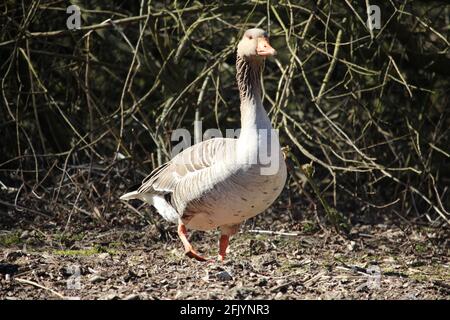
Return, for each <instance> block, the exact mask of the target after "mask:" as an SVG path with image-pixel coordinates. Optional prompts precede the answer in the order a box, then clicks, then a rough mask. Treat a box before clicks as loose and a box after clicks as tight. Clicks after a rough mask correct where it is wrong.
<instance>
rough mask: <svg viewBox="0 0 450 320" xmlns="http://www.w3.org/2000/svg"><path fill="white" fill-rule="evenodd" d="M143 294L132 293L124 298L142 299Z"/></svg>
mask: <svg viewBox="0 0 450 320" xmlns="http://www.w3.org/2000/svg"><path fill="white" fill-rule="evenodd" d="M140 299H141V296H140V295H138V294H135V293H132V294H130V295H128V296H126V297H125V298H123V300H140Z"/></svg>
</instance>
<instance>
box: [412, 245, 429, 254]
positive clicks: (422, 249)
mask: <svg viewBox="0 0 450 320" xmlns="http://www.w3.org/2000/svg"><path fill="white" fill-rule="evenodd" d="M414 248H415V249H416V251H417V252H420V253H424V252H427V246H426V245H425V244H421V243H417V244H416V245H415V247H414Z"/></svg>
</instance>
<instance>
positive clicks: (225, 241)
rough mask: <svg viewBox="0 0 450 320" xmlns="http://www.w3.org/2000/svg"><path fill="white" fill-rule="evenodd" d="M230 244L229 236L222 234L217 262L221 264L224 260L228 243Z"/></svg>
mask: <svg viewBox="0 0 450 320" xmlns="http://www.w3.org/2000/svg"><path fill="white" fill-rule="evenodd" d="M229 242H230V236H229V235H226V234H222V235H221V236H220V240H219V261H221V262H223V261H224V260H225V256H226V252H227V248H228V243H229Z"/></svg>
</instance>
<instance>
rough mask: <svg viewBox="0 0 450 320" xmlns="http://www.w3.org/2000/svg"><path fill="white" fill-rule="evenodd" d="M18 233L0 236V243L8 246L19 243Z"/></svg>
mask: <svg viewBox="0 0 450 320" xmlns="http://www.w3.org/2000/svg"><path fill="white" fill-rule="evenodd" d="M20 242H21V241H20V234H18V233H10V234H5V235H1V236H0V245H2V246H5V247H9V246H13V245H17V244H20Z"/></svg>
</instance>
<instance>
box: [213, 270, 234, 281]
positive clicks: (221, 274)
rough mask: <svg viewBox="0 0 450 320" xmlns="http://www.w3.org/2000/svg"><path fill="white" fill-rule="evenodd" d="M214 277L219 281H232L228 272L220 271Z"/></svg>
mask: <svg viewBox="0 0 450 320" xmlns="http://www.w3.org/2000/svg"><path fill="white" fill-rule="evenodd" d="M216 277H217V279H219V280H220V281H230V280H232V279H233V277H232V275H231V274H230V273H229V272H228V271H221V272H219V273H217V274H216Z"/></svg>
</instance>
